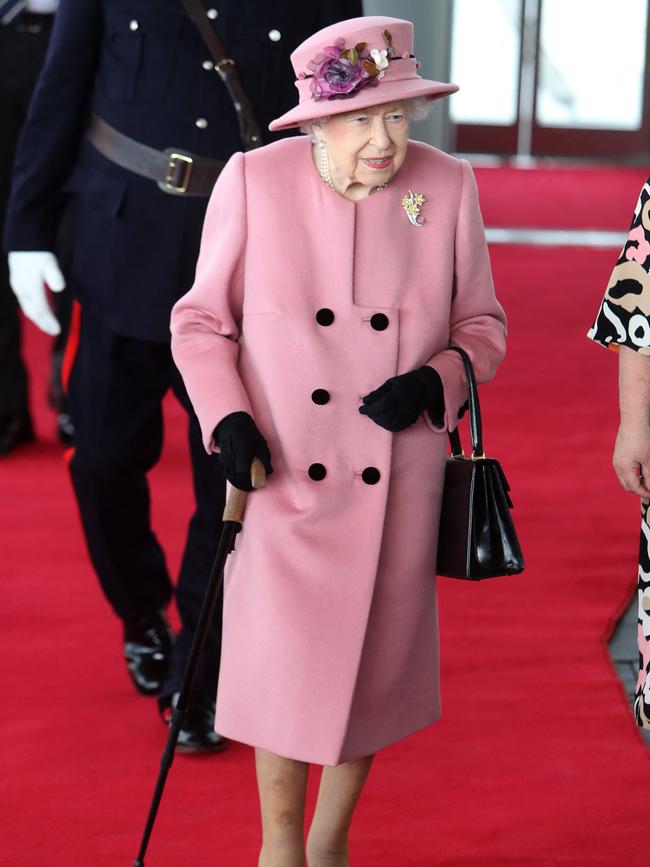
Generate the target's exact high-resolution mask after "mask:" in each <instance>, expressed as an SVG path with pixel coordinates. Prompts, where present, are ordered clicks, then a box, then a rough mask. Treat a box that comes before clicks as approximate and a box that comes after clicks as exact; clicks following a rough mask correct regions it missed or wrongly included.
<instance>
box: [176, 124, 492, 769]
mask: <svg viewBox="0 0 650 867" xmlns="http://www.w3.org/2000/svg"><path fill="white" fill-rule="evenodd" d="M409 189H410V190H412V191H413V192H414V193H423V194H424V195H425V196H426V203H425V204H424V206H423V208H422V216H423V217H424V220H425V222H424V225H423V226H421V227H416V226H414V225H412V224H411V223H410V222H409V220H408V218H407V215H406V213H405V211H404V208H403V207H402V204H401V200H402V198H403V196H405V195H406V193H407V191H408V190H409ZM323 310H328V311H331V312H332V313H333V321H332V322H331V324H329V325H326V324H321V322H324V321H328V320H327V317H326V316H325V317H324V316H323V314H322V313H321V314H320V315H319V317H318V319H320V320H321V322H319V321H318V319H317V316H316V314H317V312H318V311H323ZM377 314H382V315H383V316H379V317H378V316H377ZM377 326H379V327H377ZM381 326H385V327H383V328H382V327H381ZM504 339H505V317H504V314H503V311H502V309H501V307H500V306H499V304H498V302H497V300H496V298H495V296H494V289H493V285H492V277H491V272H490V263H489V258H488V252H487V247H486V242H485V235H484V230H483V223H482V220H481V215H480V212H479V206H478V199H477V191H476V185H475V182H474V177H473V175H472V171H471V169H470V167H469V165H468V163H467V162H465V161H463V160H457V159H455V158H453V157H451V156H448V155H446V154H444V153H441V152H440V151H438V150H435V149H434V148H431V147H429V146H428V145H425V144H421V143H420V142H409V145H408V150H407V155H406V160H405V162H404V164H403V166H402V167H401V169H400V170H399V173H398V174H397V176H396V177H395V178H394V180H393V181H392V182H391V184H390V185H389V186H388V187H387V188H386V189H384V190H382V191H379V192H377V193H375V194H373V195H371V196H369V197H368V198H367V199H364V200H362V201H360V202H357V203H354V202H351V201H348V200H347V199H344V198H342V197H341V196H339V195H338V194H337V193H335V192H334V191H332V190H331V189H329V188H328V187H327V186H326V185H325V184H324V183H323V181H322V180H321V179H320V177H319V176H318V174H317V172H316V171H315V169H314V166H313V164H312V159H311V144H310V142H309V140H308V139H307V138H304V137H301V138H294V139H288V140H284V141H281V142H277V143H275V144H272V145H269V146H267V147H264V148H260V149H259V150H255V151H252V152H249V153H247V154H245V155H244V154H241V153H239V154H235V155H234V156H233V157H232V159H231V160H230V162H229V163H228V165H227V166H226V168H225V170H224V171H223V173H222V175H221V177H220V178H219V181H218V183H217V185H216V187H215V190H214V193H213V195H212V198H211V200H210V204H209V207H208V211H207V215H206V220H205V226H204V231H203V241H202V245H201V253H200V257H199V261H198V266H197V273H196V282H195V284H194V286H193V287H192V289H191V290H190V292H188V293H187V295H185V296H184V297H183V298H181V299H180V301H178V303H177V304H176V306H175V307H174V310H173V313H172V350H173V353H174V358H175V361H176V363H177V365H178V367H179V368H180V370H181V373H182V374H183V378H184V380H185V383H186V385H187V389H188V392H189V394H190V397H191V399H192V402H193V404H194V407H195V409H196V412H197V415H198V417H199V420H200V423H201V427H202V430H203V434H204V439H205V445H206V448H207V449H208V450H213V451H214V450H215V446H214V443H213V442H212V438H211V434H212V431H213V430H214V428H215V426H216V425H217V423H218V422H219V421H220V420H221V419H222V418H223V417H224V416H225V415H227V414H228V413H231V412H235V411H238V410H243V411H246V412H249V413H250V414H251V415H252V416H253V418H254V419H255V421H256V423H257V425H258V427H259V428H260V430H261V431H262V433H263V434H264V436H265V437H266V439H267V441H268V443H269V447H270V450H271V455H272V460H273V467H274V473H273V475H272V476H271V477H270V479H269V484H268V487H267V488H266V489H264V490H260V491H256V492H254V493H253V494H251V495H250V497H249V500H248V506H247V513H246V517H245V524H244V529H243V531H242V532H241V534H240V535H239V536H238V539H237V548H236V551H235V553H234V554H231V556H230V558H229V561H228V565H227V568H226V585H225V594H224V615H223V624H224V625H223V648H222V657H221V673H220V681H219V689H218V696H217V717H216V728H217V730H218V731H219V732H220V733H221V734H223V735H225V736H227V737H230V738H232V739H235V740H238V741H242V742H244V743H248V744H253V745H255V746H258V747H261V748H263V749H266V750H270V751H271V752H274V753H276V754H278V755H282V756H287V757H289V758H294V759H299V760H302V761H307V762H316V763H319V764H323V765H337V764H339V763H341V762H344V761H348V760H350V759H355V758H359V757H361V756H365V755H368V754H370V753H372V752H374V751H376V750H377V749H379V748H380V747H383V746H385V745H387V744H389V743H391V742H393V741H396V740H398V739H400V738H402V737H404V736H406V735H408V734H409V733H411V732H413V731H415V730H417V729H420V728H422V727H423V726H427V725H429V724H430V723H432V722H434V721H435V720H436V719H437V718H438V717H439V715H440V689H439V651H438V614H437V607H436V577H435V552H436V544H437V530H438V521H439V513H440V497H441V491H442V483H443V474H444V464H445V456H446V451H447V436H446V432H445V429H441V428H435V427H434V426H433V425H432V423H431V422H430V420H429V419H428V417H427V416H426V414H424V413H423V414H422V415H421V416H420V418H419V420H418V421H417V422H416V423H415V424H414V425H412V426H411V427H410V428H407V429H406V430H404V431H402V432H400V433H397V434H391V433H389V432H388V431H386V430H384V429H383V428H381V427H378V426H377V425H376V424H374V422H372V421H371V420H370V419H368V418H366V417H365V416H362V415H360V414H359V412H358V407H359V406H360V404H361V396H362V395H363V394H366V393H367V392H369V391H371V390H372V389H374V388H377V387H378V386H379V385H381V384H382V383H383V382H384V381H385V380H386V379H388V378H389V377H391V376H395V375H396V374H398V373H404V372H406V371H409V370H412V369H413V368H416V367H418V366H420V365H422V364H429V365H431V366H432V367H434V368H435V369H436V370H437V371H438V373H439V374H440V376H441V378H442V381H443V384H444V388H445V401H446V424H447V425H449V426H451V427H454V426H455V424H456V418H457V413H458V409H459V407H460V406H461V405H462V403H463V402H464V400H465V397H466V388H465V384H464V375H463V371H462V366H461V362H460V358H459V357H458V356H457V354H456V353H454V352H449V351H447V350H446V348H447V347H448V345H449V343H450V341H451V342H452V343H454V344H457V345H459V346H462V347H464V348H465V349H466V350H467V351H468V352H469V353H470V355H471V357H472V359H473V361H474V364H475V366H476V371H477V376H478V379H479V381H486V380H488V379H490V378H491V377H492V376H493V374H494V372H495V370H496V367H497V365H498V364H499V362H500V360H501V358H502V357H503V354H504ZM316 389H324V390H326V391H327V392H328V393H329V401H328V402H327V403H325V404H317V403H316V402H314V400H313V398H312V393H313V392H314V391H315V390H316ZM315 463H319V464H322V465H323V466H324V467H325V469H326V473H327V474H326V476H325V478H323V479H322V480H320V481H316V480H313V479H312V478H311V477H310V475H309V473H308V470H309V467H310V466H311V465H312V464H315ZM369 467H372V468H375V469H376V470H378V471H379V480H378V481H376V475H377V474H376V473H374V479H375V483H374V484H369V483H368V481H372V480H373V473H370V474H369V473H365V474H364V470H365V469H367V468H369ZM364 478H365V479H366V481H364Z"/></svg>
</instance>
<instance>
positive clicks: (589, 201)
mask: <svg viewBox="0 0 650 867" xmlns="http://www.w3.org/2000/svg"><path fill="white" fill-rule="evenodd" d="M475 173H476V177H477V181H478V185H479V189H480V191H481V208H482V210H483V217H484V219H485V225H486V226H499V227H513V226H521V227H525V228H536V229H611V230H614V231H625V230H627V228H628V226H629V225H630V221H631V219H632V211H633V209H634V205H635V203H636V200H637V197H638V195H639V190H640V189H641V187H642V185H643V183H644V182H645V180H646V178H647V177H648V172H647V170H645V169H644V168H629V169H615V168H611V167H609V168H607V167H602V166H600V167H597V168H596V167H585V168H583V167H579V168H568V167H567V168H557V167H553V168H531V169H525V170H522V169H517V168H511V167H498V168H482V167H480V168H479V167H477V168H476V169H475Z"/></svg>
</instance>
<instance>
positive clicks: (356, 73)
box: [308, 39, 370, 99]
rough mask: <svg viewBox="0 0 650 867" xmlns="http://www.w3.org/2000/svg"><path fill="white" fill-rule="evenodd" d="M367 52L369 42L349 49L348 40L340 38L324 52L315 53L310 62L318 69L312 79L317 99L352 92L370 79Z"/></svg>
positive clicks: (346, 94)
mask: <svg viewBox="0 0 650 867" xmlns="http://www.w3.org/2000/svg"><path fill="white" fill-rule="evenodd" d="M364 52H365V44H363V43H361V44H360V45H357V46H356V47H355V48H352V49H349V50H347V51H346V49H345V41H344V40H343V39H339V40H338V41H337V43H336V45H328V46H327V48H325V49H324V50H323V53H322V54H319V55H317V56H316V57H314V59H313V60H311V61H310V62H309V64H308V65H309V68H310V69H311V70H313V73H314V74H313V78H312V81H311V92H312V94H313V96H314V99H332V98H333V97H337V96H348V94H351V93H353V92H355V91H357V90H359V88H360V87H362V86H363V85H364V84H367V83H369V81H370V79H369V76H368V72H367V71H366V69H365V67H364V58H363V53H364ZM365 53H366V54H367V52H365Z"/></svg>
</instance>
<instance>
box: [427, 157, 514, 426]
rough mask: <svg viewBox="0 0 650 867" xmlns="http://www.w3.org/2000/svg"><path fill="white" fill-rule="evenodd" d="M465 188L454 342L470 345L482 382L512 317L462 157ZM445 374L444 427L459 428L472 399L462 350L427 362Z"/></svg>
mask: <svg viewBox="0 0 650 867" xmlns="http://www.w3.org/2000/svg"><path fill="white" fill-rule="evenodd" d="M461 171H462V190H461V195H460V204H459V210H458V222H457V226H456V249H455V261H456V264H455V284H454V292H453V298H452V304H451V315H450V328H449V343H450V345H452V346H459V347H460V348H461V349H464V350H465V351H466V352H467V353H468V355H469V356H470V358H471V360H472V364H473V366H474V372H475V374H476V379H477V382H488V381H489V380H490V379H492V377H493V376H494V374H495V372H496V369H497V367H498V366H499V364H500V362H501V360H502V358H503V356H504V354H505V338H506V317H505V314H504V312H503V308H502V307H501V305H500V304H499V302H498V301H497V299H496V296H495V294H494V284H493V281H492V271H491V268H490V257H489V254H488V249H487V241H486V239H485V229H484V226H483V218H482V217H481V211H480V208H479V202H478V191H477V188H476V181H475V180H474V174H473V172H472V169H471V168H470V165H469V163H468V162H467V161H466V160H461ZM427 365H428V366H429V367H432V368H433V369H434V370H435V371H436V372H437V373H438V375H439V376H440V379H441V380H442V385H443V390H444V401H445V413H444V426H443V427H442V428H441V427H439V426H438V425H434V423H433V421H432V420H431V419H430V418H429V417H428V414H427V413H425V416H424V417H425V419H426V420H427V422H428V424H429V425H430V426H431V427H432V428H433V429H435V430H438V431H439V430H444V429H447V430H450V431H451V430H454V428H455V427H456V426H457V424H458V414H459V411H460V410H461V408H462V407H463V405H464V404H465V401H466V400H467V379H466V376H465V369H464V367H463V362H462V359H461V358H460V356H459V355H458V353H457V352H454V351H453V350H449V349H445V350H443V351H442V352H439V353H438V354H437V355H434V356H433V358H430V359H429V360H428V361H427Z"/></svg>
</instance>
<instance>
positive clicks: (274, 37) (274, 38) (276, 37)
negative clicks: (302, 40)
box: [269, 29, 282, 42]
mask: <svg viewBox="0 0 650 867" xmlns="http://www.w3.org/2000/svg"><path fill="white" fill-rule="evenodd" d="M269 39H270V40H271V42H279V41H280V40H281V39H282V34H281V33H280V31H279V30H275V29H274V30H269Z"/></svg>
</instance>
